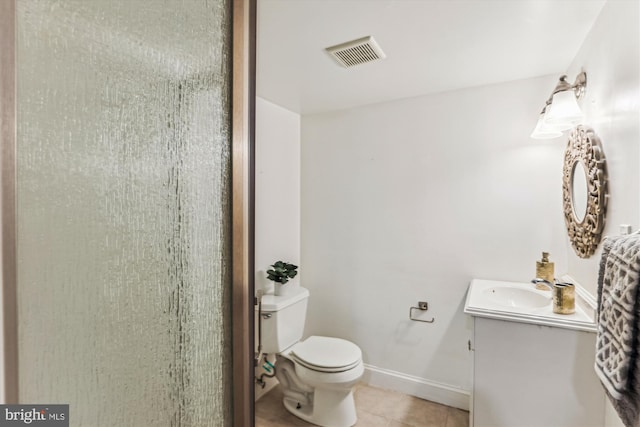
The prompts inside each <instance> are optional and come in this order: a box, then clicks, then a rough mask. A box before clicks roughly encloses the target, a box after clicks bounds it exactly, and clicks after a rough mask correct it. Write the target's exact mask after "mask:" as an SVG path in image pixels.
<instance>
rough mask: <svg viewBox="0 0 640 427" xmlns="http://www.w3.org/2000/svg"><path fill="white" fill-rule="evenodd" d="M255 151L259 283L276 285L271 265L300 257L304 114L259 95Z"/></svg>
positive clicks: (256, 254)
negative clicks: (269, 272) (270, 276)
mask: <svg viewBox="0 0 640 427" xmlns="http://www.w3.org/2000/svg"><path fill="white" fill-rule="evenodd" d="M255 156H256V214H255V215H256V236H255V246H256V247H255V264H256V288H259V287H260V288H263V289H265V290H272V289H273V283H272V282H270V281H269V280H267V279H266V271H267V269H268V268H269V265H271V264H273V263H274V262H276V261H278V260H282V261H288V262H292V263H294V264H296V265H299V264H298V263H299V262H300V115H299V114H297V113H294V112H292V111H289V110H286V109H284V108H282V107H279V106H277V105H275V104H272V103H271V102H269V101H266V100H264V99H262V98H257V101H256V153H255ZM300 271H302V268H301V269H300ZM294 285H295V283H294Z"/></svg>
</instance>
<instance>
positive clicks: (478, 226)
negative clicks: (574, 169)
mask: <svg viewBox="0 0 640 427" xmlns="http://www.w3.org/2000/svg"><path fill="white" fill-rule="evenodd" d="M556 79H557V76H547V77H542V78H537V79H530V80H523V81H516V82H510V83H504V84H499V85H493V86H484V87H480V88H474V89H468V90H461V91H455V92H447V93H442V94H437V95H432V96H423V97H417V98H412V99H406V100H401V101H395V102H388V103H383V104H377V105H371V106H366V107H361V108H356V109H351V110H345V111H338V112H332V113H326V114H320V115H313V116H303V118H302V246H301V251H302V255H301V256H302V265H303V267H304V278H303V280H304V285H305V286H306V287H308V288H309V289H310V291H311V298H310V303H309V310H308V311H309V312H308V319H307V333H309V334H326V335H330V336H337V337H343V338H346V339H349V340H352V341H353V342H355V343H357V344H358V345H359V346H360V347H361V348H362V350H363V353H364V359H365V362H366V363H367V364H368V365H370V367H371V369H373V370H374V371H375V372H387V373H388V374H390V375H391V376H394V375H395V376H399V377H403V378H408V379H409V381H414V382H415V386H416V387H418V388H419V387H422V385H424V383H427V388H428V386H429V384H431V385H435V386H436V387H438V386H444V387H445V388H447V386H448V387H449V388H451V389H454V390H455V389H460V390H469V389H470V375H469V366H470V360H471V356H470V353H469V351H468V349H467V340H468V339H469V338H470V323H469V320H468V319H467V318H466V316H465V315H464V314H463V313H462V307H463V305H464V298H465V293H466V290H467V286H468V284H469V281H470V280H471V279H472V278H474V277H477V278H493V279H504V280H513V281H528V280H530V279H532V278H533V277H534V275H535V261H536V259H539V258H540V253H541V252H542V251H543V250H544V251H549V252H551V257H552V260H554V261H555V262H556V269H557V271H559V272H562V271H564V269H565V268H566V257H565V256H564V254H565V253H566V252H565V250H566V248H565V245H564V234H565V230H564V222H563V217H562V161H563V155H562V153H563V150H564V142H563V141H562V140H561V139H556V140H550V141H535V140H532V139H530V138H529V134H530V133H531V131H532V128H533V126H534V125H535V120H536V117H537V115H538V113H539V110H540V109H541V108H542V106H543V103H544V100H545V99H546V97H547V96H548V94H549V93H550V91H551V90H552V88H553V87H554V85H555V80H556ZM418 300H426V301H428V302H429V304H430V306H429V311H428V312H427V313H426V315H425V318H427V319H428V318H430V317H431V316H433V317H435V323H433V324H426V323H418V322H413V321H410V320H409V319H408V313H409V307H411V306H413V305H415V304H416V303H417V301H418ZM426 397H428V396H426ZM445 403H447V402H445ZM448 403H451V402H448ZM452 404H455V402H454V403H452Z"/></svg>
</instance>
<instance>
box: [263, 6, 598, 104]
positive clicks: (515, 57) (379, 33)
mask: <svg viewBox="0 0 640 427" xmlns="http://www.w3.org/2000/svg"><path fill="white" fill-rule="evenodd" d="M605 1H606V0H258V34H257V36H258V42H257V50H258V58H257V92H258V96H260V97H263V98H265V99H267V100H269V101H271V102H273V103H275V104H278V105H281V106H283V107H285V108H287V109H289V110H292V111H295V112H298V113H301V114H313V113H318V112H324V111H330V110H337V109H343V108H350V107H355V106H359V105H365V104H371V103H376V102H383V101H389V100H393V99H399V98H407V97H412V96H418V95H424V94H429V93H436V92H442V91H448V90H455V89H460V88H466V87H473V86H480V85H486V84H492V83H499V82H506V81H511V80H518V79H524V78H530V77H537V76H542V75H548V74H558V75H560V74H561V73H562V72H564V71H565V70H566V69H567V68H568V67H569V65H570V63H571V61H572V60H573V58H574V57H575V55H576V53H577V52H578V50H579V48H580V46H581V45H582V42H583V40H584V38H585V37H586V35H587V33H588V32H589V30H590V29H591V27H592V26H593V23H594V21H595V20H596V18H597V16H598V14H599V12H600V10H601V9H602V7H603V5H604V3H605ZM368 35H372V36H374V38H375V39H376V40H377V42H378V44H379V45H380V47H381V48H382V50H383V51H384V52H385V54H386V55H387V58H386V59H384V60H382V61H376V62H372V63H368V64H363V65H359V66H356V67H353V68H349V69H346V68H342V67H340V66H339V65H337V64H336V63H335V62H333V60H332V59H331V58H330V57H329V55H328V54H327V53H326V52H325V51H324V48H326V47H328V46H332V45H335V44H339V43H342V42H345V41H349V40H353V39H356V38H360V37H364V36H368ZM569 77H570V80H571V79H572V78H573V77H574V76H569ZM552 89H553V88H552V87H550V88H549V91H551V90H552ZM544 95H547V94H544Z"/></svg>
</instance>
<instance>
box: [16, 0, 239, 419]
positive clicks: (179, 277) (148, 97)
mask: <svg viewBox="0 0 640 427" xmlns="http://www.w3.org/2000/svg"><path fill="white" fill-rule="evenodd" d="M229 9H230V6H229V4H228V1H225V0H208V1H207V0H60V1H57V0H40V1H38V0H18V101H17V103H18V138H17V156H18V165H17V166H18V176H17V179H18V188H17V190H18V297H19V322H20V323H19V328H20V329H19V356H20V372H19V376H20V400H21V401H22V402H24V403H69V404H70V405H71V406H70V412H71V417H70V421H71V425H72V426H96V427H97V426H100V427H105V426H118V427H122V426H135V427H145V426H197V427H200V426H225V425H231V420H230V404H229V399H230V393H229V391H230V387H231V385H230V379H231V375H230V371H229V369H228V367H229V366H230V363H229V359H230V354H229V353H230V313H229V312H230V308H229V306H230V304H229V302H230V264H229V259H230V201H229V200H230V184H229V179H230V136H229V133H230V132H229V123H230V118H229V114H230V113H229V112H230V98H229V94H230V87H229V83H230V78H229V73H230V64H229V62H230V40H229V38H230V36H229V29H230V14H229Z"/></svg>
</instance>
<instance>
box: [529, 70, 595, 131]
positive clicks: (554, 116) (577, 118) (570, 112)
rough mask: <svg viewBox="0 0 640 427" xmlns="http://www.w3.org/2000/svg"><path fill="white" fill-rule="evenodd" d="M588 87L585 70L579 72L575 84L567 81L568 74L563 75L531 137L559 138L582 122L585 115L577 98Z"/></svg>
mask: <svg viewBox="0 0 640 427" xmlns="http://www.w3.org/2000/svg"><path fill="white" fill-rule="evenodd" d="M586 87H587V73H585V72H584V71H582V72H581V73H580V74H578V76H577V77H576V81H575V83H573V84H571V83H569V82H567V76H561V77H560V80H559V81H558V84H557V85H556V87H555V89H553V92H552V93H551V96H550V97H549V99H547V102H546V103H545V106H544V108H543V109H542V112H541V113H540V116H539V117H538V123H537V124H536V127H535V129H534V130H533V133H531V138H534V139H550V138H557V137H559V136H562V132H563V131H565V130H568V129H571V128H573V126H574V125H576V124H578V123H580V122H581V121H582V119H583V115H582V111H581V110H580V107H579V106H578V101H577V100H578V99H580V97H582V95H583V94H584V91H585V88H586Z"/></svg>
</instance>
